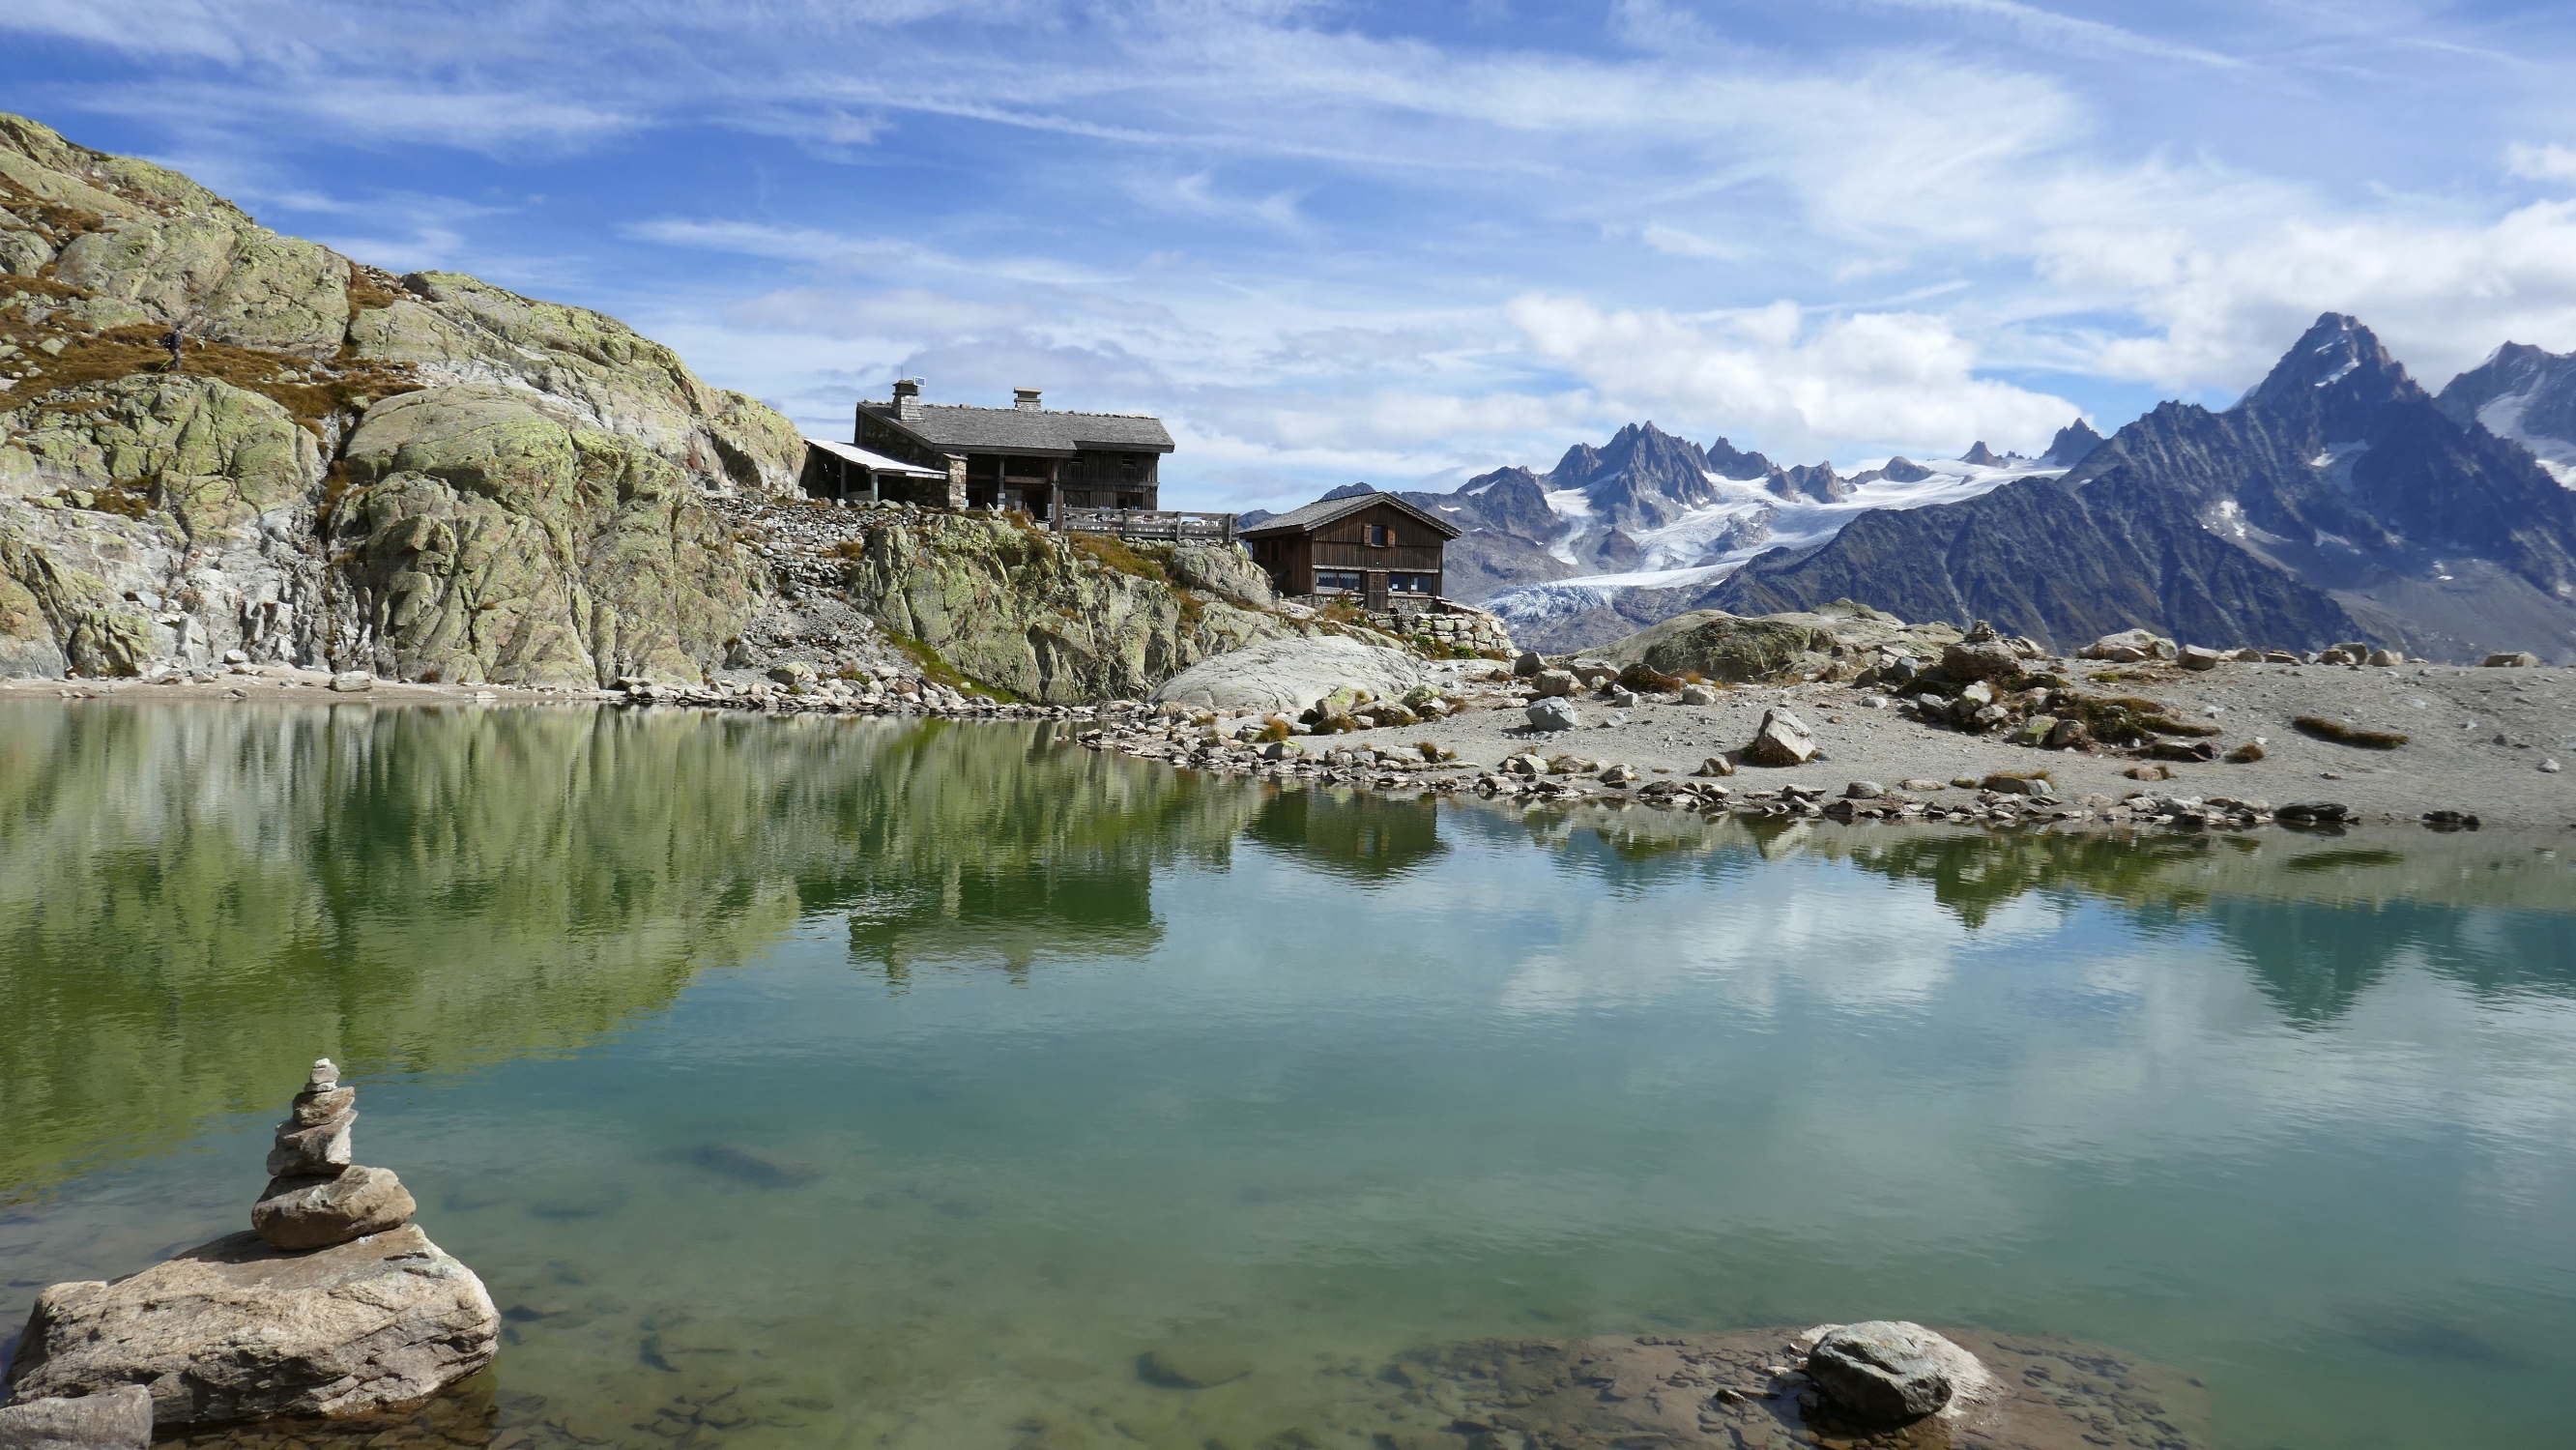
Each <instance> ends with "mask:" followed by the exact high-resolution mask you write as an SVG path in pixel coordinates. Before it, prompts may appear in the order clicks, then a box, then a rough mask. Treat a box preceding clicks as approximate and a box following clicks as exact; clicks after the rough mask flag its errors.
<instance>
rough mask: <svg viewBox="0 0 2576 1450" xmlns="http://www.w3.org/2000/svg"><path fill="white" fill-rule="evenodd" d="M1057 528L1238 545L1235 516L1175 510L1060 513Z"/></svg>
mask: <svg viewBox="0 0 2576 1450" xmlns="http://www.w3.org/2000/svg"><path fill="white" fill-rule="evenodd" d="M1056 527H1057V528H1058V529H1059V530H1061V531H1063V532H1065V533H1069V534H1116V535H1117V536H1118V537H1120V538H1122V539H1168V540H1170V541H1172V542H1173V543H1180V542H1182V541H1184V540H1189V541H1194V542H1206V543H1217V544H1231V543H1233V542H1234V515H1232V514H1195V513H1180V512H1176V511H1174V510H1171V509H1077V508H1068V509H1060V510H1058V511H1057V519H1056Z"/></svg>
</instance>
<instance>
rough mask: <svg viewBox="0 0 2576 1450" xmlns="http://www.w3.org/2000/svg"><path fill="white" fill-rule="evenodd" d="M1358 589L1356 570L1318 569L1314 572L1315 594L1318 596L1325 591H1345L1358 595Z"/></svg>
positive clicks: (1358, 580) (1358, 572)
mask: <svg viewBox="0 0 2576 1450" xmlns="http://www.w3.org/2000/svg"><path fill="white" fill-rule="evenodd" d="M1359 587H1360V571H1359V570H1357V569H1318V570H1316V571H1315V592H1316V593H1318V594H1321V593H1323V592H1324V591H1325V590H1327V589H1347V590H1350V591H1351V592H1353V593H1358V592H1359Z"/></svg>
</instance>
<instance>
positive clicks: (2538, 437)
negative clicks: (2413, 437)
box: [2434, 342, 2576, 488]
mask: <svg viewBox="0 0 2576 1450" xmlns="http://www.w3.org/2000/svg"><path fill="white" fill-rule="evenodd" d="M2434 402H2435V404H2436V405H2437V406H2438V407H2440V408H2441V410H2442V411H2443V412H2444V413H2447V414H2449V415H2450V417H2451V419H2452V421H2454V422H2456V423H2460V424H2462V425H2464V426H2465V425H2467V424H2469V423H2472V422H2474V423H2482V424H2484V425H2485V426H2486V430H2487V431H2488V432H2490V433H2493V434H2495V435H2496V436H2497V437H2499V438H2510V439H2512V440H2513V441H2514V442H2516V443H2519V444H2521V445H2522V446H2523V447H2525V448H2528V449H2530V450H2531V452H2532V456H2533V457H2535V458H2537V459H2539V460H2540V466H2541V467H2543V468H2545V469H2548V470H2549V475H2550V477H2552V478H2555V479H2557V480H2558V481H2559V483H2561V484H2562V485H2564V486H2566V487H2568V488H2576V352H2543V351H2542V350H2541V349H2539V348H2536V347H2533V346H2530V345H2529V344H2527V343H2520V342H2508V343H2506V344H2505V345H2504V346H2502V347H2500V348H2497V349H2496V350H2495V355H2494V356H2493V357H2490V358H2488V359H2487V360H2486V361H2485V362H2483V363H2480V364H2479V365H2478V366H2476V367H2474V368H2471V369H2469V370H2468V371H2467V372H2464V373H2462V374H2460V375H2459V376H2458V377H2456V378H2453V379H2451V382H2450V386H2448V387H2446V388H2444V389H2442V393H2441V396H2440V397H2438V398H2436V399H2434Z"/></svg>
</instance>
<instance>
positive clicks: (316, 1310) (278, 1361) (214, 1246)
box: [10, 1225, 501, 1425]
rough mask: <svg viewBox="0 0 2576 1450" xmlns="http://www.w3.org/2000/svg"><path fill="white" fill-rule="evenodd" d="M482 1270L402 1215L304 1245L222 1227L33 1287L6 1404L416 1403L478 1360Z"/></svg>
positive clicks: (233, 1414) (175, 1420)
mask: <svg viewBox="0 0 2576 1450" xmlns="http://www.w3.org/2000/svg"><path fill="white" fill-rule="evenodd" d="M500 1333H501V1316H500V1314H499V1313H498V1311H496V1310H495V1309H494V1308H493V1307H492V1296H491V1295H490V1294H489V1293H488V1292H486V1291H485V1289H484V1287H483V1281H482V1280H481V1279H478V1278H476V1277H475V1275H474V1271H473V1270H471V1269H468V1268H466V1267H465V1265H463V1264H462V1263H459V1262H458V1261H457V1260H455V1259H453V1258H450V1257H449V1256H448V1255H447V1253H446V1252H445V1251H443V1250H441V1249H440V1248H439V1247H438V1245H436V1244H434V1243H431V1242H430V1241H429V1237H428V1236H427V1235H426V1234H423V1233H422V1232H421V1231H420V1229H419V1228H418V1227H417V1226H415V1225H406V1226H404V1227H402V1228H399V1229H396V1230H394V1231H392V1232H390V1233H381V1234H377V1235H374V1236H373V1237H370V1238H363V1239H359V1240H357V1241H356V1242H354V1243H346V1244H341V1245H338V1246H336V1247H333V1248H327V1249H323V1250H321V1251H319V1252H317V1253H301V1254H299V1253H288V1252H285V1251H282V1250H279V1249H277V1248H274V1247H272V1246H270V1245H269V1244H267V1243H264V1242H262V1241H261V1239H260V1237H259V1235H257V1234H255V1233H236V1234H227V1235H225V1236H224V1237H222V1238H219V1239H216V1240H214V1241H213V1242H212V1243H206V1244H200V1245H198V1246H197V1247H196V1248H193V1249H190V1250H188V1251H187V1252H185V1253H182V1254H180V1255H178V1256H177V1257H176V1258H173V1259H170V1260H168V1261H166V1262H163V1263H159V1264H155V1265H153V1266H152V1267H151V1268H148V1269H146V1270H144V1271H143V1272H141V1273H139V1274H134V1275H130V1276H128V1277H126V1278H123V1279H118V1280H115V1281H114V1282H100V1281H97V1280H84V1281H77V1282H73V1283H67V1284H56V1285H54V1286H52V1287H51V1288H48V1289H46V1290H45V1291H44V1292H43V1293H42V1294H40V1295H38V1296H37V1299H36V1307H35V1312H34V1313H32V1314H30V1315H29V1316H28V1319H27V1330H26V1333H25V1334H24V1335H23V1336H22V1337H21V1338H20V1340H19V1343H18V1354H17V1361H16V1363H15V1364H14V1365H12V1366H11V1369H10V1388H11V1391H12V1393H13V1400H12V1403H13V1404H25V1403H27V1402H30V1401H34V1400H40V1399H46V1398H50V1397H55V1396H77V1395H89V1396H96V1395H101V1394H106V1393H109V1392H111V1391H114V1390H117V1389H119V1388H120V1387H123V1386H127V1385H141V1386H143V1387H144V1388H145V1389H146V1390H149V1391H150V1392H151V1396H152V1415H153V1419H154V1421H155V1422H156V1423H159V1424H162V1425H187V1424H197V1423H201V1422H205V1421H215V1420H243V1419H252V1418H257V1417H261V1416H268V1415H320V1416H323V1417H326V1418H330V1419H344V1418H347V1417H349V1416H353V1415H366V1414H375V1413H379V1412H384V1411H393V1410H404V1409H411V1408H416V1407H418V1406H420V1405H422V1404H425V1403H427V1402H428V1401H429V1400H430V1399H431V1398H432V1397H433V1396H435V1395H436V1394H437V1393H438V1392H439V1391H440V1390H442V1389H445V1388H446V1387H447V1386H449V1385H451V1384H453V1383H455V1382H456V1381H458V1380H461V1379H463V1378H465V1377H466V1376H467V1375H470V1374H473V1373H474V1372H475V1371H477V1370H479V1369H481V1368H483V1367H484V1366H485V1365H487V1364H489V1363H491V1362H492V1355H493V1352H494V1349H495V1347H496V1346H497V1344H498V1342H499V1338H500Z"/></svg>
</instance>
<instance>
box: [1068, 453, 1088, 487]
mask: <svg viewBox="0 0 2576 1450" xmlns="http://www.w3.org/2000/svg"><path fill="white" fill-rule="evenodd" d="M1085 467H1086V460H1084V459H1082V458H1079V457H1075V458H1068V459H1066V460H1065V461H1064V481H1065V482H1067V483H1080V482H1082V481H1083V480H1084V479H1085V478H1088V477H1089V476H1090V475H1089V474H1087V473H1085V472H1084V471H1083V470H1084V468H1085Z"/></svg>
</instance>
